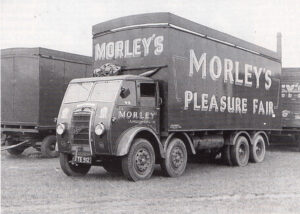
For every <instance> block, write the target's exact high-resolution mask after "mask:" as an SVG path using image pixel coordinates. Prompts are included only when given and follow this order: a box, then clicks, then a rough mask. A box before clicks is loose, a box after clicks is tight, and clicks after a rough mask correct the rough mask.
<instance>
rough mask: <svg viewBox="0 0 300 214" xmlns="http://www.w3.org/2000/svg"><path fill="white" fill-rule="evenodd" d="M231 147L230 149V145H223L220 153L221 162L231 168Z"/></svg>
mask: <svg viewBox="0 0 300 214" xmlns="http://www.w3.org/2000/svg"><path fill="white" fill-rule="evenodd" d="M231 147H232V146H231V145H225V146H223V148H222V151H221V159H222V162H223V163H224V164H226V165H228V166H233V163H232V161H231V154H230V150H231Z"/></svg>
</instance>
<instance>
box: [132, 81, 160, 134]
mask: <svg viewBox="0 0 300 214" xmlns="http://www.w3.org/2000/svg"><path fill="white" fill-rule="evenodd" d="M137 100H138V103H137V104H138V107H139V112H140V113H139V114H140V115H141V117H140V120H141V124H143V125H144V126H148V127H150V128H152V129H153V130H154V131H155V132H156V133H157V134H159V121H160V120H159V118H160V105H159V90H158V82H157V81H154V82H145V81H138V82H137Z"/></svg>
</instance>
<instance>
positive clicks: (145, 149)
mask: <svg viewBox="0 0 300 214" xmlns="http://www.w3.org/2000/svg"><path fill="white" fill-rule="evenodd" d="M154 164H155V153H154V149H153V147H152V145H151V143H150V142H149V141H148V140H146V139H143V138H138V139H135V140H134V142H133V144H132V145H131V147H130V150H129V153H128V154H127V155H126V156H124V157H123V158H122V170H123V173H124V175H125V176H126V177H127V178H128V180H131V181H138V180H146V179H149V178H150V177H151V175H152V173H153V170H154Z"/></svg>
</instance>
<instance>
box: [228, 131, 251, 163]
mask: <svg viewBox="0 0 300 214" xmlns="http://www.w3.org/2000/svg"><path fill="white" fill-rule="evenodd" d="M230 150H231V151H230V156H231V160H232V163H233V165H234V166H246V165H247V164H248V161H249V153H250V152H249V143H248V140H247V138H245V137H244V136H239V137H238V138H237V140H236V142H235V145H233V146H231V149H230Z"/></svg>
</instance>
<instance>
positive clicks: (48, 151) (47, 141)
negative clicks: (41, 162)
mask: <svg viewBox="0 0 300 214" xmlns="http://www.w3.org/2000/svg"><path fill="white" fill-rule="evenodd" d="M55 144H56V136H55V135H49V136H47V137H45V138H44V139H43V141H42V145H41V152H42V156H43V157H45V158H56V157H58V152H57V151H55Z"/></svg>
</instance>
